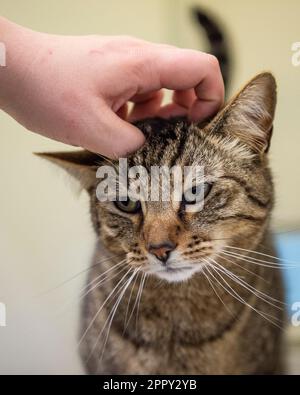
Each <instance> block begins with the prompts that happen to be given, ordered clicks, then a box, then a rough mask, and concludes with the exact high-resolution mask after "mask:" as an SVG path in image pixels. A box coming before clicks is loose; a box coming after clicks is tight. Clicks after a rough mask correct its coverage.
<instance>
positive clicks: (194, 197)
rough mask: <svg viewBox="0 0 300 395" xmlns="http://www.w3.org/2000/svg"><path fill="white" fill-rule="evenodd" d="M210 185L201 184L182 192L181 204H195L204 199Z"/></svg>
mask: <svg viewBox="0 0 300 395" xmlns="http://www.w3.org/2000/svg"><path fill="white" fill-rule="evenodd" d="M211 187H212V184H210V183H208V182H203V183H201V184H197V185H194V186H193V187H192V188H190V189H188V190H187V191H185V192H184V195H183V202H184V203H185V204H196V203H199V202H200V201H202V200H203V199H205V198H206V196H207V195H208V194H209V192H210V190H211Z"/></svg>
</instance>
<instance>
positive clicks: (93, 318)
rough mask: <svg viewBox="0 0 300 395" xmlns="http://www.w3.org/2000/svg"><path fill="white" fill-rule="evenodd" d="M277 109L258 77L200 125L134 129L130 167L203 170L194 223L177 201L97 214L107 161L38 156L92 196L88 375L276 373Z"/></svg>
mask: <svg viewBox="0 0 300 395" xmlns="http://www.w3.org/2000/svg"><path fill="white" fill-rule="evenodd" d="M275 106H276V82H275V79H274V77H273V76H272V74H270V73H267V72H264V73H261V74H259V75H257V76H256V77H254V78H253V79H252V80H251V81H250V82H248V83H247V84H246V85H245V87H244V88H243V89H242V90H241V91H240V92H239V93H237V95H236V96H235V97H234V98H233V99H231V100H230V101H229V102H228V103H227V104H226V105H225V106H224V107H223V108H222V109H221V110H220V111H219V112H218V113H217V115H215V116H214V117H213V118H212V119H211V120H209V121H206V122H203V123H199V124H197V123H190V122H189V121H188V120H187V119H185V118H180V119H177V118H175V119H169V120H166V119H159V118H153V119H147V120H143V121H139V122H137V123H136V126H137V127H138V128H140V130H141V131H142V132H143V133H145V135H146V143H145V145H144V146H143V147H142V148H140V149H139V150H138V151H137V152H136V153H135V154H133V155H131V156H130V157H129V158H128V166H129V167H131V166H134V165H142V166H144V167H145V168H146V169H147V170H150V167H151V166H154V165H156V166H162V165H166V166H169V167H172V166H174V165H178V166H181V167H183V166H191V165H195V164H197V165H201V166H203V167H204V172H205V182H203V183H202V187H203V191H204V196H203V199H204V200H203V203H204V207H203V209H202V210H201V211H199V212H189V211H187V210H186V204H187V203H186V201H185V200H184V199H183V200H182V201H181V202H176V203H174V202H170V201H166V202H162V201H159V202H151V201H148V202H140V201H134V200H130V199H127V200H125V201H122V200H121V199H119V200H117V201H115V202H100V201H99V200H98V199H97V196H96V190H97V185H98V184H99V180H98V179H97V178H96V171H97V168H98V166H101V165H104V164H113V165H117V162H116V161H110V160H105V158H101V157H100V156H99V155H96V154H93V153H90V152H87V151H75V152H66V153H43V154H40V155H42V156H43V157H44V158H46V159H48V160H50V161H52V162H54V163H56V164H57V165H59V166H61V167H63V168H64V169H65V170H67V171H68V172H69V173H70V174H71V175H72V176H74V177H75V178H77V179H78V180H79V181H80V182H81V184H82V186H83V187H84V188H85V189H86V191H87V192H88V193H89V196H90V202H91V204H90V207H91V217H92V222H93V226H94V229H95V232H96V234H97V246H96V250H95V255H94V259H93V262H92V265H91V268H90V272H89V275H88V287H87V291H88V292H87V293H86V296H85V298H84V302H83V305H82V330H81V337H80V352H81V356H82V360H83V363H84V365H85V367H86V371H87V372H88V373H90V374H276V373H283V372H284V364H283V358H282V348H283V347H282V344H283V336H282V333H283V332H282V328H283V327H284V320H285V312H284V308H283V305H284V290H283V285H282V278H281V271H280V265H276V264H275V263H274V262H273V261H272V260H270V258H268V256H267V255H272V256H274V255H275V251H274V247H273V244H272V240H271V237H270V233H269V222H270V216H271V211H272V207H273V202H274V191H273V183H272V177H271V172H270V169H269V166H268V150H269V145H270V139H271V135H272V130H273V119H274V112H275ZM191 204H192V203H191ZM265 254H267V255H265ZM118 284H119V286H118ZM115 287H117V290H116V289H115ZM114 290H115V291H114ZM118 291H119V293H118ZM116 306H117V309H116V308H115V307H116Z"/></svg>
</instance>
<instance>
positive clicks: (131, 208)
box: [114, 197, 141, 214]
mask: <svg viewBox="0 0 300 395" xmlns="http://www.w3.org/2000/svg"><path fill="white" fill-rule="evenodd" d="M114 203H115V206H116V207H117V208H118V209H119V210H121V211H124V212H125V213H131V214H135V213H137V212H138V211H140V210H141V202H140V201H139V200H131V199H129V198H128V197H127V198H126V200H116V201H115V202H114Z"/></svg>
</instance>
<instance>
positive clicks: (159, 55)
mask: <svg viewBox="0 0 300 395" xmlns="http://www.w3.org/2000/svg"><path fill="white" fill-rule="evenodd" d="M150 54H151V57H150V58H149V59H148V58H147V59H146V62H147V67H145V68H144V72H142V73H141V81H140V92H139V93H145V92H149V91H151V90H156V89H160V88H167V89H173V90H186V89H191V88H195V94H196V96H197V97H198V100H199V102H200V104H201V102H203V105H204V109H203V110H201V111H200V104H199V106H198V104H197V105H195V107H194V108H193V110H192V111H191V117H193V118H197V117H200V118H201V117H203V116H208V115H211V113H212V112H216V111H217V110H218V109H219V108H220V106H221V105H222V104H223V101H224V83H223V79H222V75H221V71H220V67H219V63H218V61H217V59H216V58H215V57H214V56H212V55H208V54H206V53H203V52H199V51H194V50H190V49H179V48H173V47H165V46H160V45H153V46H152V47H151V49H149V54H148V56H149V55H150ZM207 103H209V104H207ZM198 120H199V119H198Z"/></svg>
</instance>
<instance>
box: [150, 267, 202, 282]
mask: <svg viewBox="0 0 300 395" xmlns="http://www.w3.org/2000/svg"><path fill="white" fill-rule="evenodd" d="M200 270H201V268H199V267H195V266H194V267H189V268H180V269H170V268H165V269H161V270H157V271H155V272H153V273H152V274H153V275H154V276H156V277H158V278H159V279H162V280H165V281H168V282H169V283H179V282H183V281H187V280H188V279H190V278H191V277H192V276H193V275H194V274H195V273H196V272H199V271H200Z"/></svg>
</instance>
